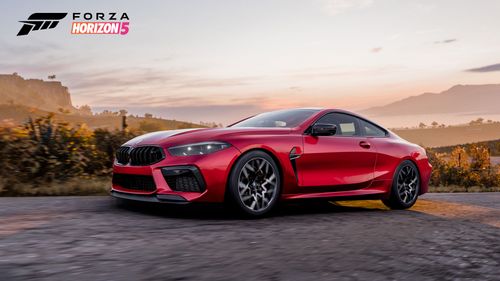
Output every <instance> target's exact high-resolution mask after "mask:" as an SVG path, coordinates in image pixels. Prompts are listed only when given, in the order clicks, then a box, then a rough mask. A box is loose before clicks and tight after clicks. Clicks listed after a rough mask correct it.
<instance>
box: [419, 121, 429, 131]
mask: <svg viewBox="0 0 500 281" xmlns="http://www.w3.org/2000/svg"><path fill="white" fill-rule="evenodd" d="M418 127H419V128H420V129H424V128H427V125H425V124H424V123H422V122H420V124H418Z"/></svg>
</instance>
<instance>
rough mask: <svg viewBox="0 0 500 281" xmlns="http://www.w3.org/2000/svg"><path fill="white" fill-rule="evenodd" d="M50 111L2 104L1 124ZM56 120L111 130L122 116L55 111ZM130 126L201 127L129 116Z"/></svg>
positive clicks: (152, 129)
mask: <svg viewBox="0 0 500 281" xmlns="http://www.w3.org/2000/svg"><path fill="white" fill-rule="evenodd" d="M48 114H49V112H48V111H44V110H40V109H35V108H28V107H26V106H21V105H0V126H1V125H10V124H12V125H17V124H22V123H24V122H26V121H27V120H28V118H29V117H31V118H37V117H42V116H47V115H48ZM53 114H54V119H55V120H56V121H62V122H67V123H69V124H72V125H79V124H83V123H85V124H86V125H87V126H88V127H89V128H91V129H97V128H106V129H110V130H114V129H120V128H121V122H122V117H120V116H100V115H97V116H96V115H78V114H63V113H53ZM2 123H3V124H2ZM127 123H128V125H129V128H132V129H141V130H142V131H157V130H172V129H184V128H199V127H202V126H200V125H198V124H193V123H189V122H181V121H176V120H166V119H159V118H142V117H133V116H129V117H127Z"/></svg>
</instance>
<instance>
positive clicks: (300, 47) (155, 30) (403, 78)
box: [0, 0, 500, 126]
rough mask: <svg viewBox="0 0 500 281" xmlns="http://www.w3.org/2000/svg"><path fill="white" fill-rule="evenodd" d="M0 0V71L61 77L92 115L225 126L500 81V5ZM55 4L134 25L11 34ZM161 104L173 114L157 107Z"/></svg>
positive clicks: (445, 0) (370, 0)
mask: <svg viewBox="0 0 500 281" xmlns="http://www.w3.org/2000/svg"><path fill="white" fill-rule="evenodd" d="M28 7H29V8H28ZM0 8H1V9H2V11H4V12H5V13H4V17H3V18H2V20H1V21H2V25H0V43H1V44H2V48H1V49H0V73H13V72H18V73H19V74H20V75H22V76H23V77H25V78H39V79H46V78H47V76H48V75H51V74H55V75H57V80H60V81H62V83H63V85H65V86H67V87H68V88H69V89H70V92H71V94H72V99H73V104H75V105H84V104H88V105H90V106H91V107H92V108H94V109H99V108H102V109H105V108H106V109H115V108H126V109H129V111H131V112H134V111H136V110H137V112H139V111H140V112H139V113H143V112H151V113H153V114H155V115H158V116H162V117H167V118H176V119H181V117H179V116H186V118H182V119H184V120H188V121H195V122H199V121H202V120H204V121H214V122H222V123H225V124H227V123H229V122H231V121H233V120H237V119H239V118H242V117H245V116H248V115H251V114H255V113H258V112H262V111H267V110H273V109H279V108H287V107H340V108H345V109H349V110H360V109H365V108H369V107H372V106H380V105H384V104H387V103H390V102H393V101H397V100H400V99H403V98H405V97H408V96H414V95H419V94H422V93H425V92H434V93H439V92H441V91H444V90H446V89H448V88H450V87H451V86H453V85H456V84H495V83H500V80H499V76H498V71H499V70H500V64H499V63H500V54H499V51H498V46H499V45H500V38H499V37H498V36H492V35H494V34H496V33H497V30H496V29H497V28H496V27H497V26H499V25H500V18H499V17H497V15H496V11H498V10H499V9H500V2H498V1H481V5H478V4H477V3H475V2H470V1H451V0H442V1H430V0H424V1H411V2H410V1H397V0H350V1H347V0H314V1H284V0H283V1H262V2H261V1H252V2H247V1H229V0H221V1H211V2H206V1H194V0H193V1H151V2H148V3H147V5H145V4H143V3H139V2H128V3H125V2H123V1H109V2H102V1H85V2H78V3H70V2H66V1H51V2H46V3H42V2H39V1H25V2H18V1H3V2H2V3H0ZM57 11H59V12H61V11H63V12H68V13H72V12H94V13H95V12H110V11H113V12H119V13H120V12H126V13H127V14H128V16H129V18H130V32H129V34H127V35H125V36H107V35H82V36H74V35H71V34H70V33H69V26H70V22H71V16H68V17H67V18H66V19H64V20H63V21H62V22H61V23H60V24H59V26H58V27H57V28H55V29H53V30H45V31H37V32H32V33H31V34H29V36H23V37H16V33H17V32H18V30H19V28H20V26H21V23H19V21H21V20H25V19H26V18H27V17H28V16H29V15H30V14H31V13H33V12H57ZM423 19H425V20H423ZM160 108H162V109H163V110H166V111H167V112H160V113H161V114H159V113H155V112H154V110H159V109H160ZM139 113H138V114H139ZM169 114H171V115H169ZM199 117H204V118H199ZM474 117H476V116H474ZM477 117H480V116H477ZM481 117H483V116H481ZM436 121H438V122H444V123H449V122H446V120H443V121H440V120H436ZM450 121H457V118H455V117H450ZM385 125H387V126H393V125H391V124H385ZM410 125H413V124H408V126H410Z"/></svg>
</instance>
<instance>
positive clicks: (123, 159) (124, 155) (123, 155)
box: [115, 146, 130, 165]
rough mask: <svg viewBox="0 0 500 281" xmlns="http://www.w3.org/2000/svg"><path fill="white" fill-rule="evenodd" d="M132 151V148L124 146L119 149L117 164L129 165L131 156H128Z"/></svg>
mask: <svg viewBox="0 0 500 281" xmlns="http://www.w3.org/2000/svg"><path fill="white" fill-rule="evenodd" d="M129 150H130V147H128V146H122V147H120V148H118V150H117V151H116V155H115V156H116V162H118V163H119V164H122V165H127V163H128V162H129V161H130V156H129V154H128V152H129Z"/></svg>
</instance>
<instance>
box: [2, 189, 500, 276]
mask: <svg viewBox="0 0 500 281" xmlns="http://www.w3.org/2000/svg"><path fill="white" fill-rule="evenodd" d="M31 279H37V280H71V281H77V280H500V193H482V194H429V195H425V196H423V197H422V198H421V199H419V202H418V204H417V205H416V206H414V208H412V209H411V210H408V211H389V210H387V209H385V208H384V207H383V205H381V204H380V203H378V202H377V201H357V202H337V203H335V204H331V203H328V202H309V203H305V204H304V203H301V204H290V205H286V206H282V207H281V208H280V209H279V210H278V212H277V213H276V214H275V215H274V216H272V217H269V218H265V219H260V220H239V219H237V218H235V217H233V216H231V215H228V214H226V213H225V212H223V211H222V210H221V209H220V208H218V207H217V206H216V207H189V208H185V207H181V208H179V207H176V208H170V207H169V208H148V209H146V210H143V209H141V208H138V207H128V208H123V207H119V206H116V205H115V204H114V201H113V200H112V199H111V198H107V197H58V198H55V197H52V198H49V197H44V198H0V280H31Z"/></svg>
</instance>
